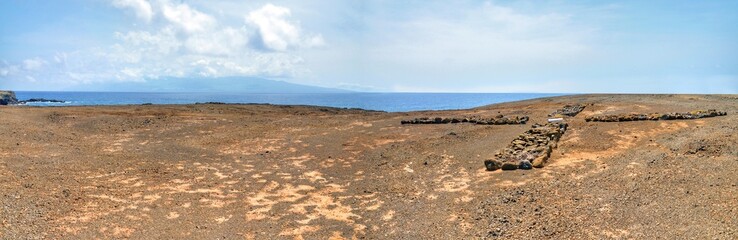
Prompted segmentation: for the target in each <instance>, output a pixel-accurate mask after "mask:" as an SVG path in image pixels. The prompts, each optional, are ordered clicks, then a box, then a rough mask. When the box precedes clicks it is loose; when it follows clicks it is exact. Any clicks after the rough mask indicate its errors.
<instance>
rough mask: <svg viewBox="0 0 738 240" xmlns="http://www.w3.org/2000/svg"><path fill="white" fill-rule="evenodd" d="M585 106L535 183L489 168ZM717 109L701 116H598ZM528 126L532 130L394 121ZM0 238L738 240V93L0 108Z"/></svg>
mask: <svg viewBox="0 0 738 240" xmlns="http://www.w3.org/2000/svg"><path fill="white" fill-rule="evenodd" d="M576 103H580V104H586V105H587V106H586V108H585V110H584V111H582V112H581V113H580V114H579V115H577V117H574V118H573V119H571V120H570V121H569V124H570V127H569V130H568V131H567V132H566V134H564V136H563V137H562V139H561V141H560V142H559V144H558V145H559V146H558V149H556V150H554V153H553V154H552V156H551V159H550V160H549V162H548V165H547V166H546V167H544V168H541V169H533V170H527V171H526V170H517V171H504V172H503V171H495V172H487V171H484V165H483V163H482V162H483V160H484V159H485V158H489V157H492V156H493V155H494V153H495V152H496V151H497V150H498V149H500V148H503V147H504V146H506V145H507V144H508V143H509V142H510V141H511V140H512V139H514V138H515V137H516V136H517V135H518V134H520V133H522V132H524V131H525V130H527V129H528V128H529V127H530V126H529V125H530V124H533V123H542V122H544V121H545V117H546V115H547V114H549V113H551V112H552V111H554V110H556V109H558V108H560V107H561V106H563V105H565V104H576ZM697 109H718V110H721V111H726V112H728V116H724V117H715V118H707V119H699V120H674V121H658V122H650V121H647V122H621V123H599V122H597V123H587V122H585V121H584V118H585V117H586V116H589V115H594V114H616V113H629V112H679V111H692V110H697ZM497 114H505V115H528V116H530V118H531V120H530V122H529V123H528V124H525V125H500V126H498V125H489V126H488V125H485V126H481V125H472V124H443V125H400V120H403V119H412V118H415V117H435V116H442V117H443V116H448V117H452V116H461V115H479V116H494V115H497ZM0 120H1V121H0V137H2V139H3V140H4V141H3V143H2V144H1V145H0V220H1V221H2V222H0V238H5V239H18V238H44V237H45V238H84V239H89V238H136V239H141V238H145V239H150V238H167V239H171V238H200V239H202V238H205V239H233V238H236V239H242V238H246V239H275V238H277V239H278V238H284V239H292V238H296V239H300V238H304V239H351V238H367V239H470V238H510V239H520V238H636V239H638V238H666V239H674V238H697V239H736V238H738V229H737V227H736V226H738V217H736V216H738V187H737V186H736V184H738V174H736V170H738V147H736V146H738V124H736V123H738V97H736V96H731V95H722V96H701V95H700V96H691V95H690V96H688V95H671V96H667V95H657V96H651V95H581V96H573V97H557V98H548V99H538V100H530V101H522V102H514V103H506V104H499V105H491V106H486V107H482V108H478V109H471V110H461V111H440V112H412V113H379V112H365V111H359V110H341V109H332V108H320V107H300V106H268V105H181V106H114V107H64V108H52V107H48V108H33V107H0Z"/></svg>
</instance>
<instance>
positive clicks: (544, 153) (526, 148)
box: [484, 123, 568, 171]
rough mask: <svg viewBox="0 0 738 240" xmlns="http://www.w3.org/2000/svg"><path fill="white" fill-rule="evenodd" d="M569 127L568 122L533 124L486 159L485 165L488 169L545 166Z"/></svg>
mask: <svg viewBox="0 0 738 240" xmlns="http://www.w3.org/2000/svg"><path fill="white" fill-rule="evenodd" d="M567 127H568V124H566V123H548V124H545V125H541V124H533V126H531V129H529V130H528V131H526V132H525V133H523V134H520V135H519V136H518V137H517V138H515V140H513V141H512V142H511V143H510V144H509V145H508V146H507V147H506V148H504V149H502V150H500V151H499V152H498V153H497V154H495V157H494V158H492V159H488V160H485V161H484V166H485V168H487V170H488V171H494V170H497V169H502V170H515V169H531V168H533V167H543V165H544V164H545V163H546V162H547V161H548V158H549V157H551V151H553V149H554V148H556V147H557V146H558V141H559V139H560V138H561V135H563V134H564V132H565V131H566V128H567Z"/></svg>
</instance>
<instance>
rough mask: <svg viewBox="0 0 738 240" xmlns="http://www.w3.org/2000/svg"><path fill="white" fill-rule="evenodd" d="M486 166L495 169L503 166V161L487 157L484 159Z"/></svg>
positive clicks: (488, 169) (489, 169) (491, 169)
mask: <svg viewBox="0 0 738 240" xmlns="http://www.w3.org/2000/svg"><path fill="white" fill-rule="evenodd" d="M484 167H485V168H487V171H494V170H497V169H500V168H502V163H501V162H500V161H497V160H495V159H487V160H484Z"/></svg>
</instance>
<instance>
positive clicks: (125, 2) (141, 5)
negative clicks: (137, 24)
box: [113, 0, 154, 22]
mask: <svg viewBox="0 0 738 240" xmlns="http://www.w3.org/2000/svg"><path fill="white" fill-rule="evenodd" d="M113 6H115V7H117V8H130V9H132V10H133V11H134V13H135V14H136V17H138V18H140V19H141V20H144V21H146V22H151V19H152V18H153V17H154V10H153V9H152V7H151V3H149V2H148V1H146V0H113Z"/></svg>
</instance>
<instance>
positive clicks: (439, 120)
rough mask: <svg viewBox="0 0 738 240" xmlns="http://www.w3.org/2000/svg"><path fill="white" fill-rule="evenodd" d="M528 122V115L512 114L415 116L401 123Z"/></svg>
mask: <svg viewBox="0 0 738 240" xmlns="http://www.w3.org/2000/svg"><path fill="white" fill-rule="evenodd" d="M527 122H528V116H522V117H520V116H512V117H505V116H503V115H498V116H496V117H494V118H479V117H464V118H440V117H436V118H427V117H424V118H415V119H412V120H402V121H400V123H401V124H447V123H473V124H480V125H507V124H525V123H527Z"/></svg>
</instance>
